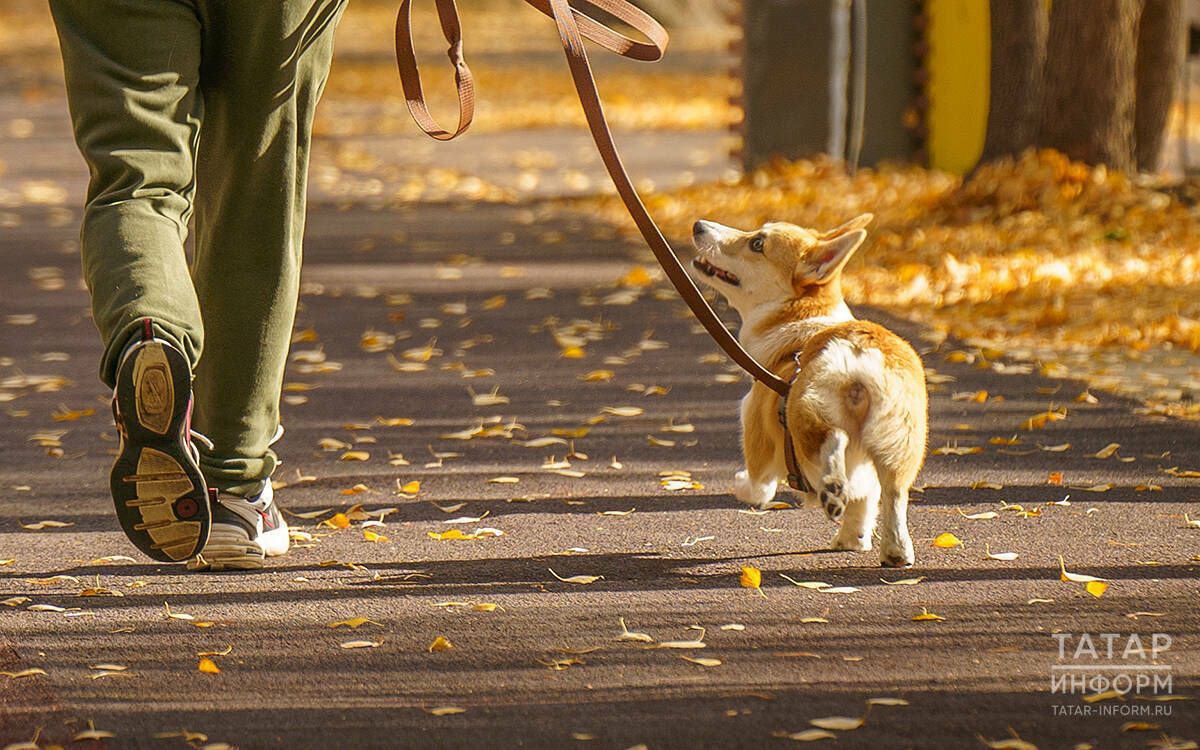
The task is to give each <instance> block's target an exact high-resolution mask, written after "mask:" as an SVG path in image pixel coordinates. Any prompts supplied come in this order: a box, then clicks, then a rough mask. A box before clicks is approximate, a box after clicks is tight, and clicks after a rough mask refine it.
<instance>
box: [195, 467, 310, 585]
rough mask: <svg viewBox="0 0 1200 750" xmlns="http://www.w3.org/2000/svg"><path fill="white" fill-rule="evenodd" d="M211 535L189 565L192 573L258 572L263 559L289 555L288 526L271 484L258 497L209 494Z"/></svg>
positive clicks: (269, 482) (267, 481) (267, 482)
mask: <svg viewBox="0 0 1200 750" xmlns="http://www.w3.org/2000/svg"><path fill="white" fill-rule="evenodd" d="M209 493H210V497H211V500H212V509H213V510H212V517H213V521H212V532H211V533H210V534H209V535H208V544H206V545H204V551H203V552H201V553H200V554H199V555H197V556H196V558H195V559H194V560H192V561H190V562H189V563H188V568H189V569H191V570H257V569H258V568H261V567H262V566H263V558H264V557H278V556H279V555H282V554H284V553H286V552H287V551H288V547H289V546H290V545H291V540H290V538H289V537H288V525H287V522H286V521H284V520H283V514H282V513H280V512H279V506H278V505H277V504H276V503H275V492H274V490H273V489H272V487H271V480H269V479H268V480H266V481H264V482H263V488H262V490H260V491H259V493H258V494H257V495H253V496H251V497H240V496H238V495H228V494H220V493H218V492H217V491H216V490H215V489H212V490H209Z"/></svg>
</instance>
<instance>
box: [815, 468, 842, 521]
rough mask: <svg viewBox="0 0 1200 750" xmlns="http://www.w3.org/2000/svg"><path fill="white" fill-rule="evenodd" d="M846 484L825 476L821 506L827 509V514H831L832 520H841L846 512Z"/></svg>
mask: <svg viewBox="0 0 1200 750" xmlns="http://www.w3.org/2000/svg"><path fill="white" fill-rule="evenodd" d="M845 492H846V486H845V485H844V484H842V483H841V482H839V481H837V480H835V479H833V478H831V477H825V478H824V479H823V480H822V486H821V492H820V499H821V507H822V508H824V509H825V515H827V516H829V518H830V520H832V521H840V520H841V519H842V514H843V513H845V512H846V497H845V494H844V493H845Z"/></svg>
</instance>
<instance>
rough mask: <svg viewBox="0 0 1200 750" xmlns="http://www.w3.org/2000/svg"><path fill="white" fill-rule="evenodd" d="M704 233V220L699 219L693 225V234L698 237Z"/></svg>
mask: <svg viewBox="0 0 1200 750" xmlns="http://www.w3.org/2000/svg"><path fill="white" fill-rule="evenodd" d="M702 234H704V222H703V221H697V222H696V223H695V224H693V225H692V236H693V237H697V236H699V235H702Z"/></svg>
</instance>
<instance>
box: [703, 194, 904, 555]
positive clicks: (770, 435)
mask: <svg viewBox="0 0 1200 750" xmlns="http://www.w3.org/2000/svg"><path fill="white" fill-rule="evenodd" d="M872 218H873V217H872V216H871V215H870V214H864V215H862V216H859V217H858V218H856V219H853V220H851V221H849V222H847V223H846V224H843V225H842V226H840V227H838V228H837V229H833V230H830V231H828V232H818V231H815V230H810V229H804V228H801V227H797V226H794V225H791V224H785V223H769V224H766V225H764V226H763V227H762V228H761V229H758V230H756V231H751V232H743V231H739V230H737V229H733V228H731V227H726V226H722V225H720V224H716V223H714V222H709V221H697V222H696V224H695V227H694V228H693V242H694V244H695V246H696V249H697V250H699V251H700V257H698V258H697V259H696V260H695V261H694V262H693V266H694V267H695V268H696V269H697V271H698V273H697V274H696V276H697V278H699V279H700V280H701V281H702V282H704V283H705V284H707V285H708V286H710V287H712V288H713V289H715V290H717V291H718V292H720V293H721V294H722V295H723V296H724V297H725V298H726V299H727V300H729V303H730V304H731V305H732V306H733V307H734V309H736V310H737V311H738V314H739V315H740V316H741V318H742V325H741V329H740V331H739V334H738V337H739V340H740V341H741V343H742V346H744V347H745V348H746V350H747V351H749V352H750V354H752V355H753V356H754V357H755V358H756V359H758V361H760V362H762V363H763V364H764V365H766V366H767V367H768V368H769V369H771V370H772V371H773V372H774V373H775V374H777V375H779V376H780V377H782V378H784V379H785V380H791V379H792V378H793V376H795V382H794V383H793V385H792V389H791V392H790V393H789V394H788V397H787V404H786V413H787V420H788V428H789V434H790V439H791V440H792V442H793V445H794V447H795V452H796V458H797V462H798V464H799V466H800V470H801V472H802V473H803V474H804V476H805V478H806V479H807V480H808V483H809V485H810V486H811V487H813V488H815V489H814V492H813V493H811V494H812V497H806V498H805V499H806V500H807V501H810V502H818V501H819V503H820V505H821V506H822V507H823V508H824V509H825V512H826V514H827V515H828V516H829V517H830V518H831V519H832V520H834V521H840V522H841V525H840V527H839V528H838V531H837V534H836V536H835V537H834V539H833V548H834V549H839V550H861V551H865V550H869V549H871V545H872V537H873V533H874V531H875V526H876V520H877V516H879V515H882V526H881V528H880V529H879V539H880V545H879V555H880V561H881V562H882V564H883V565H886V566H904V565H911V564H912V563H913V545H912V539H911V537H910V536H909V534H908V520H907V512H908V493H909V490H910V488H911V487H912V484H913V482H914V481H915V480H916V477H917V472H918V471H920V469H921V464H922V462H923V461H924V459H925V443H926V438H927V431H928V426H927V425H928V404H927V395H926V392H925V372H924V369H923V367H922V365H921V360H920V358H919V357H918V356H917V354H916V352H914V351H913V349H912V347H911V346H909V345H908V343H906V342H905V341H904V340H903V339H901V338H900V337H899V336H897V335H896V334H894V333H892V332H891V331H889V330H887V329H886V328H884V327H883V326H880V325H878V324H876V323H872V322H869V321H859V320H856V319H855V318H854V315H853V314H851V312H850V309H849V308H848V307H847V306H846V303H845V300H844V298H843V296H842V283H841V278H842V269H843V268H844V267H845V265H846V262H847V261H848V260H849V259H850V256H851V255H853V254H854V251H855V250H857V249H858V247H859V245H861V244H862V242H863V240H864V239H866V236H867V233H866V231H865V230H864V227H866V226H867V224H869V223H870V222H871V219H872ZM797 366H798V367H799V369H798V370H797ZM778 407H779V396H778V395H777V394H776V393H775V392H774V391H772V390H771V389H769V388H767V387H766V386H764V385H762V384H761V383H755V384H754V385H753V386H752V387H751V389H750V393H748V394H747V395H746V397H745V398H744V399H743V400H742V408H741V416H742V451H743V454H744V458H745V462H746V468H745V469H744V470H742V471H739V472H738V473H737V475H736V477H735V479H734V493H735V494H736V495H737V497H738V499H739V500H741V501H742V502H744V503H748V504H750V505H754V506H758V507H762V506H766V505H768V504H769V503H771V502H772V501H773V500H774V498H775V491H776V488H777V487H778V485H779V482H780V481H782V480H784V479H785V478H786V475H787V471H786V468H785V460H784V454H783V448H784V439H785V436H784V433H783V428H782V426H781V425H780V423H779V418H778Z"/></svg>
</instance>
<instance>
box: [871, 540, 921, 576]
mask: <svg viewBox="0 0 1200 750" xmlns="http://www.w3.org/2000/svg"><path fill="white" fill-rule="evenodd" d="M915 561H916V555H914V554H913V545H912V540H911V539H908V538H907V537H906V538H904V539H901V540H891V541H884V542H883V543H882V544H880V546H879V564H880V565H882V566H883V567H885V568H907V567H908V566H910V565H912V564H913V563H914V562H915Z"/></svg>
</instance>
